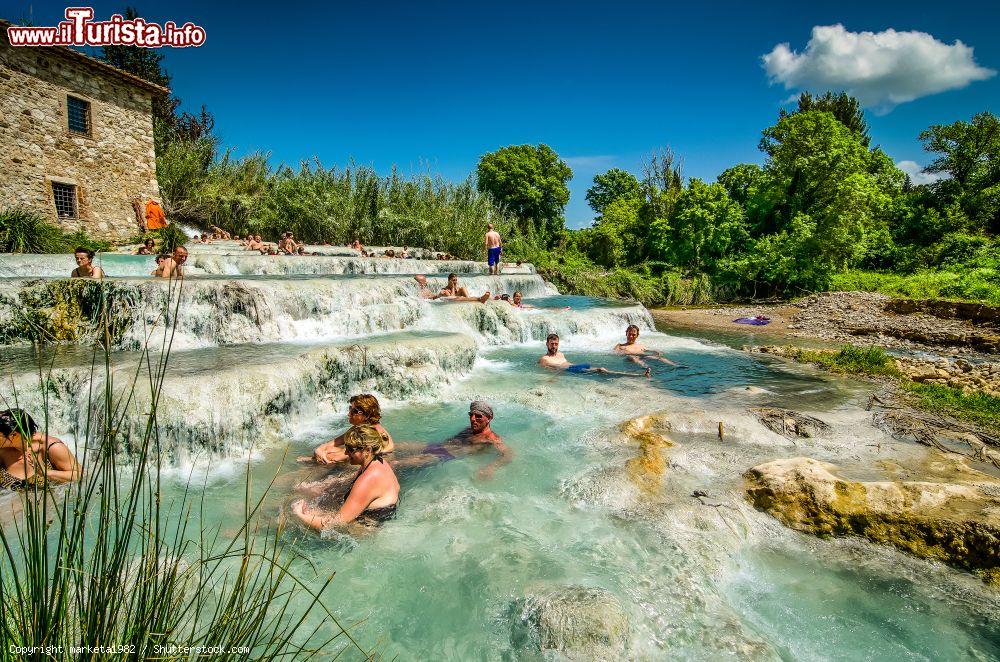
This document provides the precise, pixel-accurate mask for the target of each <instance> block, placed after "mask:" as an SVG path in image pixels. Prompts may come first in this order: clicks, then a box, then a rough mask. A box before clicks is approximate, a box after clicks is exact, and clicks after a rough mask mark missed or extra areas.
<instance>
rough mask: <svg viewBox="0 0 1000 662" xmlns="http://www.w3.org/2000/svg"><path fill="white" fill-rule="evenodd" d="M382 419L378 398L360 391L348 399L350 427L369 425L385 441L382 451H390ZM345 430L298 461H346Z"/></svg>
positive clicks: (391, 446) (390, 439) (389, 441)
mask: <svg viewBox="0 0 1000 662" xmlns="http://www.w3.org/2000/svg"><path fill="white" fill-rule="evenodd" d="M381 420H382V408H381V406H380V405H379V402H378V398H376V397H375V396H374V395H372V394H370V393H362V394H361V395H355V396H353V397H352V398H351V399H350V400H349V401H348V409H347V421H348V422H349V423H350V424H351V427H357V426H359V425H370V426H372V427H373V428H375V429H376V430H378V432H379V434H381V435H382V439H383V440H384V442H385V445H384V447H383V448H382V452H383V453H391V452H392V451H393V449H394V448H395V444H393V441H392V435H391V434H389V431H388V430H386V429H385V428H384V427H382V424H381V423H380V422H379V421H381ZM346 434H347V433H346V432H345V433H344V434H342V435H340V436H338V437H337V438H336V439H333V440H332V441H328V442H326V443H325V444H321V445H320V446H318V447H317V448H316V450H315V451H313V456H312V457H300V458H299V461H300V462H308V461H311V460H315V461H316V463H317V464H334V463H335V462H346V461H347V460H348V457H347V451H346V450H345V446H344V444H345V443H346V442H345V436H346Z"/></svg>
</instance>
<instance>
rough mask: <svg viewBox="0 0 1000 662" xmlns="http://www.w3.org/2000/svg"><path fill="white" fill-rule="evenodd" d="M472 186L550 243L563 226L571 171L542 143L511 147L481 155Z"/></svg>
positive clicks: (571, 176) (525, 228)
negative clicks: (476, 187) (474, 185)
mask: <svg viewBox="0 0 1000 662" xmlns="http://www.w3.org/2000/svg"><path fill="white" fill-rule="evenodd" d="M476 174H477V180H476V185H477V186H478V188H479V190H480V191H481V192H483V193H488V194H489V195H490V196H492V197H493V199H494V200H495V201H496V202H497V203H499V204H501V205H503V206H504V207H506V208H507V209H508V210H510V212H511V213H513V214H514V215H515V216H517V218H518V219H520V220H521V222H522V223H523V224H524V225H522V227H521V231H522V232H525V233H528V232H531V231H532V230H536V231H538V232H540V233H541V235H542V236H543V237H544V238H545V240H546V241H547V242H548V243H550V244H551V243H552V242H553V241H554V240H555V238H556V237H557V236H558V235H559V233H560V232H562V231H563V229H564V227H565V218H564V212H565V209H566V203H568V202H569V187H568V186H567V183H568V182H569V180H571V179H572V178H573V171H572V170H571V169H570V167H569V166H568V165H566V162H565V161H563V160H562V159H560V158H559V155H558V154H556V153H555V151H554V150H553V149H552V148H551V147H549V146H548V145H545V144H540V145H511V146H509V147H503V148H501V149H498V150H497V151H495V152H490V153H488V154H484V155H483V156H482V158H480V159H479V165H478V167H477V168H476Z"/></svg>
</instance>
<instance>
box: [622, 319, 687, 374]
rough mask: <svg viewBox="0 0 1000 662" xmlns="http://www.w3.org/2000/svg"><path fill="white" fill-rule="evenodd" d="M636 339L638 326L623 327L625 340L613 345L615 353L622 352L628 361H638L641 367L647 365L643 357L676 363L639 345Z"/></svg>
mask: <svg viewBox="0 0 1000 662" xmlns="http://www.w3.org/2000/svg"><path fill="white" fill-rule="evenodd" d="M638 341H639V327H638V326H636V325H635V324H629V325H628V327H627V328H626V329H625V342H620V343H618V344H617V345H615V349H614V351H615V353H617V354H624V355H625V356H627V357H628V358H629V360H630V361H634V362H635V363H638V364H639V365H641V366H642V367H643V368H645V367H647V366H646V364H645V363H644V362H643V359H652V360H653V361H660V362H662V363H666V364H667V365H672V366H676V365H677V364H676V363H674V362H673V361H671V360H670V359H668V358H667V357H665V356H663V354H661V353H660V352H658V351H656V350H655V349H648V348H647V347H646V346H645V345H640V344H639V342H638Z"/></svg>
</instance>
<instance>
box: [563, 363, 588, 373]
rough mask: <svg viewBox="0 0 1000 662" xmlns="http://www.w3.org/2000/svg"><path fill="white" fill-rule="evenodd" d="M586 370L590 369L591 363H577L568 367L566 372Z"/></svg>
mask: <svg viewBox="0 0 1000 662" xmlns="http://www.w3.org/2000/svg"><path fill="white" fill-rule="evenodd" d="M584 370H590V364H589V363H576V364H574V365H571V366H570V367H568V368H566V372H583V371H584Z"/></svg>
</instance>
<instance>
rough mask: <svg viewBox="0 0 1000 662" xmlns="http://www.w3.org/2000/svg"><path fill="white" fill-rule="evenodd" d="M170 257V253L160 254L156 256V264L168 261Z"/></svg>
mask: <svg viewBox="0 0 1000 662" xmlns="http://www.w3.org/2000/svg"><path fill="white" fill-rule="evenodd" d="M168 257H170V254H169V253H160V254H159V255H157V256H156V263H157V264H159V263H160V262H163V261H164V260H166V259H167V258H168Z"/></svg>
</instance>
